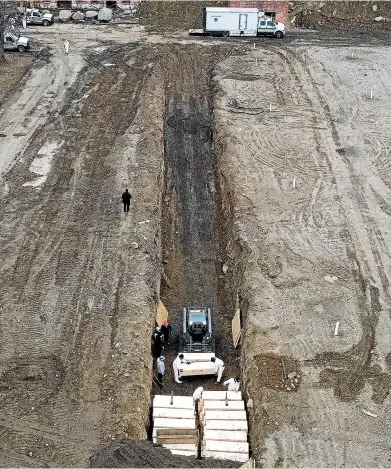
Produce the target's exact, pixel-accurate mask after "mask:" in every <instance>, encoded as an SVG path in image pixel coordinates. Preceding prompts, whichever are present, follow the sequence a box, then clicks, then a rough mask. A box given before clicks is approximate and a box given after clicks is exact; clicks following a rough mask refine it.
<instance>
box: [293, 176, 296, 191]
mask: <svg viewBox="0 0 391 469" xmlns="http://www.w3.org/2000/svg"><path fill="white" fill-rule="evenodd" d="M292 187H293V189H294V188H295V187H296V178H293V182H292Z"/></svg>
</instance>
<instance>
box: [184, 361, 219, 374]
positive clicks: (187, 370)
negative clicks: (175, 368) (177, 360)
mask: <svg viewBox="0 0 391 469" xmlns="http://www.w3.org/2000/svg"><path fill="white" fill-rule="evenodd" d="M214 374H216V369H215V365H214V363H212V362H193V363H190V364H189V365H188V364H187V363H182V364H181V365H180V368H179V375H180V376H198V375H214Z"/></svg>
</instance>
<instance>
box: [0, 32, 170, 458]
mask: <svg viewBox="0 0 391 469" xmlns="http://www.w3.org/2000/svg"><path fill="white" fill-rule="evenodd" d="M70 42H71V44H73V48H72V50H71V54H70V56H69V57H66V58H64V57H63V56H62V55H61V52H60V50H58V51H56V53H57V57H56V55H55V54H53V56H52V57H51V58H50V60H49V62H48V63H47V64H46V65H45V64H37V66H36V68H35V69H34V70H33V72H32V76H31V78H30V79H29V82H28V86H27V89H24V90H23V91H22V92H21V93H20V94H19V95H18V98H17V99H16V100H13V99H10V100H9V101H7V102H6V105H5V112H4V113H3V115H2V117H1V119H2V122H7V125H4V126H3V125H2V130H3V131H4V133H6V137H4V140H5V141H6V146H2V151H1V165H2V166H1V170H2V171H1V172H2V174H3V177H2V189H3V194H2V199H1V206H0V218H1V223H0V226H1V228H0V236H1V240H2V243H1V278H2V282H1V287H0V289H1V295H0V296H1V304H0V311H1V312H0V317H1V352H0V402H1V407H2V416H1V420H0V425H1V429H2V431H1V434H2V439H1V440H2V441H1V448H2V449H1V465H3V466H16V465H24V466H31V465H36V466H44V465H56V466H85V465H87V464H88V458H89V456H90V455H91V452H92V450H93V448H95V447H97V446H98V445H99V444H100V443H103V442H105V441H111V440H112V439H114V438H115V437H116V436H117V435H119V436H121V437H124V436H127V435H129V436H132V437H135V438H138V439H144V438H146V434H147V433H146V429H147V427H148V424H149V420H148V411H149V396H150V389H151V382H152V359H151V357H150V341H149V338H150V334H151V330H152V326H153V322H154V316H155V304H156V296H157V291H158V287H159V281H160V261H159V251H158V245H157V244H156V239H157V238H158V235H159V219H160V193H161V184H162V183H163V151H162V148H163V143H162V122H163V110H164V97H163V92H162V87H161V81H160V80H159V65H158V64H157V59H158V57H159V54H158V51H157V50H156V48H155V47H154V46H151V47H148V46H146V47H145V48H140V47H139V46H138V45H137V43H134V44H131V45H127V46H126V47H122V46H120V45H118V46H110V45H106V46H104V47H103V48H102V46H100V47H98V48H95V49H94V50H92V51H85V50H84V49H82V47H80V49H79V48H78V46H80V43H79V44H78V43H77V42H76V39H73V41H70ZM60 44H61V43H60ZM89 45H91V44H89ZM54 47H55V45H54ZM81 52H83V55H82V53H81ZM145 60H147V64H149V65H146V64H145ZM107 64H110V65H107ZM155 65H157V68H156V70H155V68H154V67H155ZM68 80H69V81H68ZM67 81H68V84H69V86H63V85H64V83H65V84H66V82H67ZM46 83H48V84H49V86H48V87H46ZM39 85H41V86H42V88H41V87H40V86H39ZM18 118H19V120H18ZM18 139H19V140H18ZM10 168H11V169H10ZM125 187H128V188H129V190H130V191H131V193H132V194H133V201H134V203H133V204H132V206H131V211H130V213H129V214H126V215H125V214H124V213H123V211H122V206H121V193H122V192H123V190H124V188H125ZM132 243H136V244H132ZM135 396H137V398H136V397H135ZM130 409H132V411H130Z"/></svg>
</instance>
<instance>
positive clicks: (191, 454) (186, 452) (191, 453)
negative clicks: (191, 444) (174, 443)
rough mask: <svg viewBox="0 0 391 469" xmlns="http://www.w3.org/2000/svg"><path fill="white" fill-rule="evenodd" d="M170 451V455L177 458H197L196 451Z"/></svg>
mask: <svg viewBox="0 0 391 469" xmlns="http://www.w3.org/2000/svg"><path fill="white" fill-rule="evenodd" d="M170 451H171V453H172V454H176V455H178V456H197V451H190V450H187V451H183V450H180V449H171V450H170Z"/></svg>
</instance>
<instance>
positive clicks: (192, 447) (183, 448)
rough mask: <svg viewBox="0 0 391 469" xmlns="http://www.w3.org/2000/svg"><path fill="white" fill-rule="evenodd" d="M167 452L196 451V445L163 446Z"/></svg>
mask: <svg viewBox="0 0 391 469" xmlns="http://www.w3.org/2000/svg"><path fill="white" fill-rule="evenodd" d="M163 446H164V447H165V448H167V449H169V450H173V449H180V450H181V451H193V452H194V451H197V445H163Z"/></svg>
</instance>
